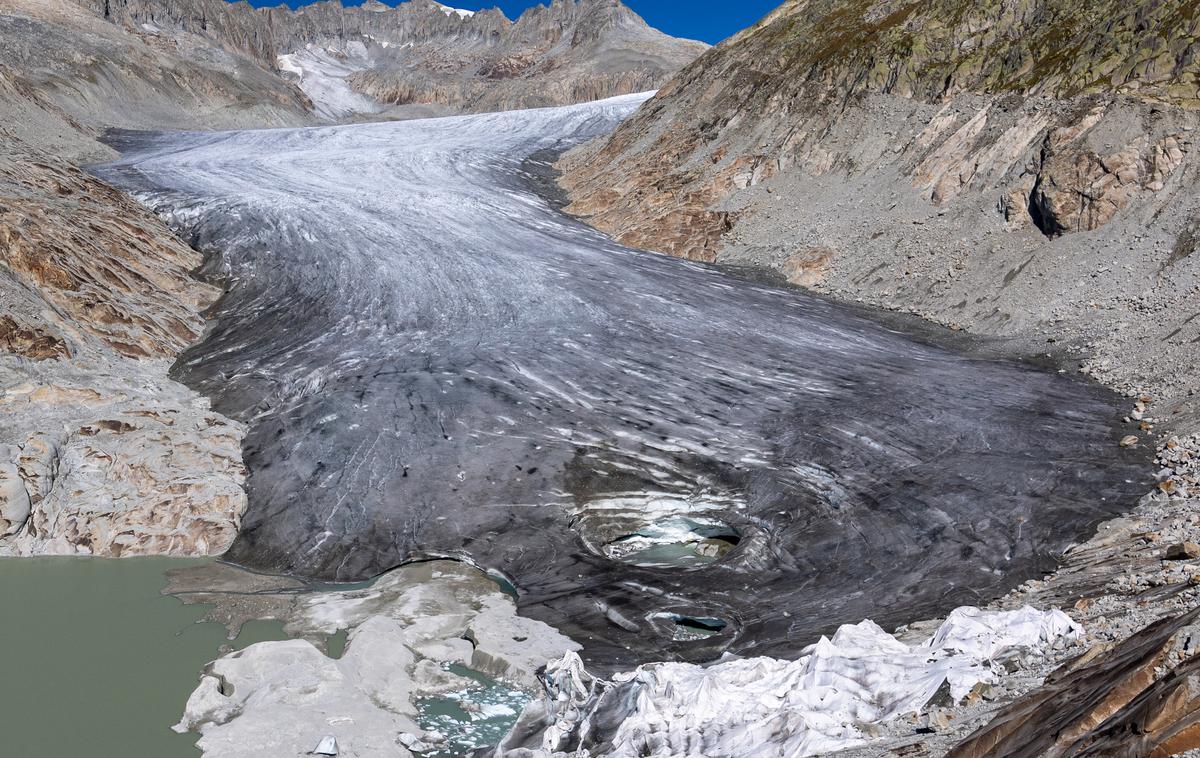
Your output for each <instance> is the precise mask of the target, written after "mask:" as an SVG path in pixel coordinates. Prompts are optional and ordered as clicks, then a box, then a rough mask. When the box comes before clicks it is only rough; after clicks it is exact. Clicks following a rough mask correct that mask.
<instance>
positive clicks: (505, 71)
mask: <svg viewBox="0 0 1200 758" xmlns="http://www.w3.org/2000/svg"><path fill="white" fill-rule="evenodd" d="M75 1H76V2H78V3H79V4H80V5H81V6H82V7H84V8H86V9H88V10H89V11H91V12H92V13H94V14H95V15H96V16H97V17H100V18H103V19H107V20H110V21H112V22H114V23H116V24H119V25H122V26H124V27H125V28H126V29H129V30H133V31H141V30H144V29H146V28H147V27H152V28H154V29H157V30H160V33H164V32H162V30H171V33H172V34H174V33H183V34H187V35H196V36H199V37H201V38H203V39H205V40H207V41H208V42H210V43H213V44H216V45H219V46H221V48H223V49H224V50H227V51H229V52H230V53H232V54H235V55H243V56H247V57H249V58H252V59H254V60H256V61H257V62H258V63H259V64H260V65H261V66H264V67H269V68H277V69H278V70H279V71H281V72H284V73H285V75H286V76H288V77H289V78H291V79H292V80H293V81H295V82H296V83H297V84H298V85H299V87H300V88H301V89H303V90H304V91H305V93H307V94H308V95H309V96H310V97H311V98H312V100H313V102H314V103H315V104H316V110H317V113H318V114H319V115H321V116H323V117H325V118H334V119H336V118H346V117H349V116H352V115H354V114H364V113H367V114H370V113H375V112H378V111H380V110H383V109H384V108H385V107H388V106H399V107H401V109H400V110H393V111H390V112H391V113H392V114H393V115H413V114H420V115H424V114H426V113H429V112H439V111H438V110H436V109H445V111H453V112H458V111H490V110H509V109H514V108H524V107H536V106H548V105H566V104H572V103H579V102H584V101H588V100H597V99H601V98H606V97H611V96H615V95H624V94H630V93H634V92H642V91H646V90H651V89H654V88H656V87H658V86H659V85H660V84H662V83H663V82H665V81H666V80H667V79H668V78H669V77H670V76H671V75H672V74H673V73H674V72H676V71H678V70H679V69H680V68H682V67H683V66H684V65H686V64H687V63H690V62H691V61H692V60H694V59H695V58H696V57H697V56H699V55H700V54H701V53H702V52H704V50H706V49H707V45H704V44H703V43H700V42H693V41H690V40H680V39H675V38H673V37H669V36H667V35H665V34H663V33H661V32H659V31H656V30H654V29H652V28H650V27H649V26H648V25H646V23H645V21H643V20H642V19H641V18H640V17H639V16H638V15H637V14H635V13H634V12H633V11H631V10H630V9H629V8H627V7H625V6H624V5H623V4H622V3H621V2H619V0H554V2H552V3H551V4H550V5H549V6H537V7H535V8H532V9H530V10H528V11H526V12H525V13H523V14H522V15H521V17H520V18H518V19H517V20H516V21H510V20H509V19H507V18H506V17H505V16H504V14H503V13H501V12H500V11H499V10H497V9H492V10H487V11H482V12H479V13H456V12H453V11H452V10H447V9H446V7H445V6H442V5H439V4H438V3H434V2H429V0H411V1H410V2H402V3H399V4H397V5H395V6H394V7H393V6H389V5H384V4H382V3H378V2H367V3H365V4H363V5H360V6H353V7H345V6H343V5H342V4H341V3H340V2H336V0H335V1H334V2H318V3H313V4H311V5H305V6H302V7H300V8H298V9H296V10H291V9H288V8H286V7H284V6H279V7H277V8H265V9H255V8H251V7H250V6H248V5H243V4H230V3H227V2H225V0H103V1H101V0H75ZM331 84H332V85H333V87H332V89H331V87H330V85H331ZM364 98H366V100H365V101H364ZM414 108H415V109H414ZM429 108H434V109H435V110H434V111H430V110H428V109H429Z"/></svg>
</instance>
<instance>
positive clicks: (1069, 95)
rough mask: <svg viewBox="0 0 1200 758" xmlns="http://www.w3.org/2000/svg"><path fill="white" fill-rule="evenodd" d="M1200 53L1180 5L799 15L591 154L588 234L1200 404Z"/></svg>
mask: <svg viewBox="0 0 1200 758" xmlns="http://www.w3.org/2000/svg"><path fill="white" fill-rule="evenodd" d="M1197 40H1200V14H1196V13H1195V8H1194V7H1193V4H1192V3H1189V2H1181V1H1180V0H1171V1H1167V2H1156V3H1148V4H1147V3H1139V4H1123V3H1118V2H1115V1H1114V0H1107V1H1105V2H1098V3H1085V2H1078V1H1077V0H1028V1H1022V2H1015V3H1013V2H984V3H978V2H963V1H962V0H936V1H935V2H902V3H890V2H888V3H885V2H872V1H870V0H855V1H853V2H851V1H846V0H819V1H817V2H798V1H795V0H793V1H791V2H786V3H784V4H783V5H782V6H780V7H779V8H778V9H777V10H776V11H775V12H773V13H772V14H770V15H769V16H768V17H767V18H765V19H763V21H762V22H760V23H759V24H758V25H756V26H755V27H753V28H751V29H748V30H746V31H744V32H742V33H741V34H739V35H737V36H735V37H733V38H731V39H730V40H728V41H726V42H724V43H722V44H721V45H719V46H717V47H716V48H714V49H713V50H711V51H710V52H708V53H707V54H705V55H704V56H702V57H701V58H700V59H699V60H697V61H696V62H695V63H693V64H691V65H690V66H688V67H687V68H685V69H684V70H683V71H681V72H680V74H679V75H678V76H677V77H676V78H675V79H673V80H672V81H671V82H670V83H669V84H667V85H666V86H664V87H663V88H662V89H661V90H660V91H659V93H658V95H657V96H656V97H655V98H653V99H652V100H650V101H649V102H647V103H646V104H645V105H644V106H643V107H642V109H641V110H640V111H639V112H638V113H637V114H636V115H635V116H634V117H633V118H631V119H630V120H629V121H627V122H626V123H624V124H623V125H622V126H621V127H620V128H619V129H618V130H617V131H616V132H614V134H613V135H612V136H611V138H609V139H607V140H602V141H600V142H597V143H594V144H592V145H588V146H585V147H583V148H580V149H579V150H577V151H575V152H574V153H572V154H569V155H568V156H567V157H566V158H565V159H564V160H563V161H562V162H561V167H562V168H563V169H564V170H565V174H564V176H563V178H562V184H563V186H564V187H565V188H566V189H567V190H568V191H569V193H570V197H571V199H572V201H573V202H572V203H571V205H569V206H568V210H569V211H570V212H573V213H575V214H577V215H579V216H581V217H583V218H584V219H586V220H588V221H589V222H590V223H592V224H593V225H595V226H596V227H598V228H600V229H602V230H604V231H607V232H609V233H611V234H613V235H614V236H615V237H617V238H618V239H619V240H620V241H622V242H625V243H627V244H632V245H637V246H641V247H646V248H649V249H653V250H658V251H661V252H666V253H670V254H672V255H678V256H683V257H687V258H692V259H696V260H703V261H718V262H726V263H736V264H754V265H760V266H767V267H770V268H773V269H775V270H777V271H779V272H780V273H781V274H783V275H784V276H786V277H787V278H788V279H790V280H791V281H793V282H795V283H798V284H802V285H804V286H808V287H812V288H814V289H817V290H820V291H824V292H828V293H830V294H833V295H836V296H840V297H844V298H848V299H855V300H859V301H862V302H866V303H871V304H874V305H880V306H883V307H889V308H895V309H903V310H908V311H911V312H914V313H918V314H920V315H922V316H924V317H927V318H930V319H933V320H936V321H939V322H941V323H944V324H948V325H951V326H954V327H956V328H963V329H967V330H970V331H974V332H982V333H989V334H1000V335H1005V336H1015V337H1021V338H1024V339H1026V340H1028V344H1029V345H1030V346H1033V345H1035V344H1036V343H1038V342H1040V343H1041V344H1042V345H1045V344H1046V340H1047V339H1048V338H1049V339H1051V340H1056V341H1058V342H1061V343H1067V342H1071V343H1074V345H1073V346H1074V347H1078V348H1081V349H1084V348H1086V351H1087V353H1088V354H1089V355H1087V356H1085V357H1084V358H1083V362H1084V363H1086V368H1087V370H1088V371H1089V372H1090V373H1093V374H1095V375H1096V376H1098V377H1100V378H1102V379H1104V380H1106V381H1108V382H1109V383H1111V384H1113V385H1116V386H1118V387H1121V388H1123V389H1128V390H1130V391H1138V390H1154V391H1157V390H1164V391H1165V390H1166V388H1167V387H1168V386H1175V387H1179V386H1187V385H1188V384H1195V383H1196V382H1197V381H1200V375H1197V374H1196V372H1195V370H1193V369H1191V368H1189V367H1190V366H1196V365H1200V360H1197V358H1200V356H1198V355H1197V353H1196V348H1195V347H1194V345H1195V344H1196V342H1195V339H1196V337H1198V336H1200V332H1197V331H1196V329H1197V326H1196V325H1195V324H1194V323H1193V322H1190V321H1189V320H1188V317H1189V316H1190V314H1192V313H1194V312H1195V311H1196V309H1197V308H1198V307H1200V294H1198V290H1197V284H1198V283H1200V262H1198V261H1197V259H1196V258H1195V256H1192V255H1191V250H1192V249H1193V248H1194V245H1193V244H1191V243H1190V242H1189V240H1191V239H1193V237H1192V236H1190V235H1191V232H1190V231H1189V230H1191V229H1192V228H1193V219H1194V218H1195V217H1196V215H1197V209H1196V204H1195V202H1194V198H1195V196H1196V190H1197V181H1198V180H1197V178H1196V177H1197V172H1196V166H1197V165H1198V164H1197V151H1196V147H1195V137H1194V135H1195V130H1196V128H1197V127H1198V126H1200V111H1198V110H1197V108H1198V106H1200V84H1198V76H1200V43H1198V42H1197ZM1164 349H1167V350H1169V351H1170V352H1171V354H1172V355H1174V356H1179V357H1178V358H1172V359H1170V360H1168V361H1165V362H1164V361H1160V360H1159V359H1158V356H1157V355H1156V353H1161V352H1162V351H1163V350H1164ZM1139 350H1144V352H1140V353H1138V355H1139V357H1138V358H1137V359H1135V360H1123V359H1122V356H1124V355H1128V354H1129V353H1130V352H1131V351H1135V352H1136V351H1139ZM1184 356H1191V359H1190V360H1189V359H1187V358H1186V357H1184ZM1155 394H1161V393H1159V392H1155ZM1176 394H1177V393H1176Z"/></svg>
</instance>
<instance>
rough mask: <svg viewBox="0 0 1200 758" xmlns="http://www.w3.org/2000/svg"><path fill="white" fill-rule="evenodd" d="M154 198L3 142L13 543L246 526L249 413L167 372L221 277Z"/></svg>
mask: <svg viewBox="0 0 1200 758" xmlns="http://www.w3.org/2000/svg"><path fill="white" fill-rule="evenodd" d="M199 263H200V257H199V255H198V254H197V253H196V252H195V251H193V250H191V249H190V248H188V247H186V246H185V245H183V244H182V243H181V242H179V241H178V240H177V239H176V238H175V237H173V236H172V235H171V234H170V232H169V231H168V230H167V229H166V227H164V226H163V225H162V223H161V222H159V221H158V220H157V219H156V218H154V217H153V216H152V215H150V214H149V213H148V212H147V211H145V210H144V209H143V208H141V207H140V206H138V205H136V204H135V203H133V202H132V201H130V200H128V199H126V198H125V197H124V196H123V195H121V194H120V193H119V192H117V191H116V190H114V189H112V188H111V187H108V186H107V185H105V184H103V183H101V182H99V181H98V180H96V179H94V178H92V177H90V176H88V175H87V174H85V173H83V172H82V171H80V170H79V169H77V168H74V167H72V166H70V165H68V164H66V163H64V162H63V161H61V160H60V159H57V158H53V157H51V156H50V155H48V154H44V153H37V152H35V151H33V150H32V149H30V148H27V147H24V146H22V145H21V144H20V143H18V142H16V141H15V140H14V141H9V142H6V143H5V145H4V149H3V152H2V153H0V295H2V302H3V305H2V306H0V347H2V348H3V350H0V554H18V555H28V554H33V553H60V554H61V553H68V554H76V553H82V554H92V555H109V556H120V555H133V554H172V555H208V554H215V553H220V552H222V551H223V550H224V549H225V548H226V547H227V546H228V545H229V543H230V542H231V541H232V540H233V538H234V537H235V536H236V534H237V530H238V526H239V524H240V521H241V514H242V511H243V510H244V509H245V505H246V498H245V494H244V492H243V490H242V482H243V479H244V475H245V471H244V468H243V466H242V462H241V450H240V447H241V438H242V435H243V433H244V429H243V427H242V426H241V425H240V424H238V423H236V422H233V421H230V420H229V419H227V418H225V417H223V416H221V415H219V414H216V413H213V412H212V411H211V409H210V408H209V406H208V403H207V401H205V400H204V399H202V398H200V397H199V396H198V395H196V394H195V393H194V392H192V391H190V390H188V389H187V388H185V387H183V386H182V385H179V384H177V383H175V382H173V381H171V380H170V379H168V378H167V369H168V367H169V365H170V363H171V362H172V361H173V359H174V357H175V356H176V355H177V354H178V353H179V352H180V351H181V350H182V349H183V348H184V347H185V346H186V345H187V344H188V343H190V342H191V341H193V340H194V339H196V338H197V337H198V336H199V335H200V332H201V330H202V329H203V326H204V321H203V319H202V318H201V316H200V312H201V311H202V310H203V309H204V308H206V307H207V306H209V305H211V304H212V303H213V302H214V301H215V300H216V297H217V294H218V291H217V290H216V289H215V288H213V287H210V286H208V285H204V284H201V283H199V282H197V281H195V280H194V279H192V278H191V276H190V274H189V272H190V271H191V269H193V268H195V267H196V266H197V265H199Z"/></svg>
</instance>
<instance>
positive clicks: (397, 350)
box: [98, 96, 1144, 670]
mask: <svg viewBox="0 0 1200 758" xmlns="http://www.w3.org/2000/svg"><path fill="white" fill-rule="evenodd" d="M644 99H645V96H631V97H626V98H620V99H616V100H610V101H602V102H598V103H587V104H583V105H578V106H571V107H566V108H556V109H544V110H529V111H516V112H507V113H492V114H482V115H473V116H461V117H454V118H445V119H429V120H421V121H406V122H395V123H375V124H361V125H354V126H337V127H323V128H317V129H284V130H265V131H252V132H231V133H216V134H213V133H204V134H168V135H150V136H141V137H136V138H128V139H126V140H125V142H124V144H122V147H123V148H124V149H125V150H126V151H127V152H126V154H125V156H124V158H123V159H122V160H121V161H119V162H118V163H116V164H114V165H112V166H109V167H105V168H101V169H98V171H99V172H100V173H101V174H102V175H103V176H104V177H105V178H108V179H110V180H111V181H113V182H115V183H117V184H119V185H121V186H123V187H126V188H128V189H130V190H133V191H134V192H135V193H136V194H137V196H138V197H140V198H142V199H143V200H144V201H145V202H147V203H149V204H151V205H152V206H153V207H155V208H157V209H158V210H159V211H160V212H161V213H163V214H164V215H165V216H166V217H167V218H168V219H169V220H170V221H171V222H172V223H173V225H174V226H175V228H176V229H178V230H179V231H180V232H181V233H182V234H184V235H185V236H186V238H187V239H189V240H191V241H192V242H193V243H194V244H196V245H197V246H199V247H200V248H201V249H203V250H204V251H206V252H208V253H209V254H210V259H209V263H208V264H207V266H206V269H205V273H206V274H207V275H208V276H210V277H213V278H214V279H216V280H218V281H219V282H220V283H222V284H223V285H225V286H226V288H227V294H226V296H225V297H224V299H223V300H222V301H221V303H220V306H219V308H218V309H217V311H216V313H215V314H214V315H215V323H214V326H213V328H212V330H211V332H209V333H208V335H207V336H206V338H205V340H204V341H203V342H202V343H201V344H199V345H198V346H196V347H195V348H194V349H192V350H191V351H189V352H188V353H187V354H186V355H185V357H184V360H183V362H182V363H181V364H180V365H179V366H178V367H177V374H178V376H180V377H181V378H182V379H183V380H185V381H186V382H188V383H189V384H190V385H191V386H193V387H195V388H197V389H198V390H200V391H201V392H203V393H205V394H206V395H208V396H210V397H212V398H213V400H214V403H215V406H216V408H217V409H218V410H219V411H220V412H222V413H224V414H226V415H230V416H233V417H235V418H237V419H238V420H240V421H243V422H245V423H246V424H247V425H248V426H249V433H248V435H247V437H246V441H245V445H244V455H245V460H246V464H247V467H248V470H249V472H250V474H249V479H248V489H249V499H250V506H249V509H248V511H247V512H246V515H245V518H244V521H243V528H242V532H241V535H240V537H239V538H238V541H237V542H236V543H235V545H234V547H233V548H232V551H231V553H230V554H229V557H230V558H231V559H233V560H236V561H239V562H242V563H245V564H248V565H251V566H253V567H255V568H258V569H265V570H272V571H280V572H296V573H300V574H305V575H310V576H318V577H323V578H330V579H341V580H356V579H361V578H364V577H368V576H372V575H374V574H377V573H379V572H381V571H384V570H387V569H389V568H391V567H394V566H396V565H398V564H401V563H403V562H405V561H411V560H416V559H422V558H428V557H436V556H453V557H459V558H464V559H469V560H471V561H472V562H474V563H475V564H477V565H479V566H481V567H484V568H489V569H495V570H498V571H501V572H503V574H504V575H505V576H507V577H510V578H511V579H512V581H513V584H514V585H516V588H517V590H518V591H519V593H520V603H521V607H522V612H523V613H526V614H529V615H531V616H533V617H536V618H538V619H540V620H543V621H546V622H548V623H550V624H551V625H553V626H555V627H557V628H560V629H562V630H563V631H564V632H565V633H567V634H569V635H570V636H572V637H573V638H575V639H578V640H579V641H580V642H581V643H583V644H584V645H585V659H586V660H588V661H589V664H592V665H595V664H601V665H603V666H607V667H612V668H616V667H621V668H632V666H633V665H635V664H637V663H641V662H644V661H646V660H659V659H662V658H664V657H665V658H675V659H684V660H693V661H700V660H710V659H712V658H713V657H716V656H719V655H720V654H721V652H722V651H726V650H728V651H733V652H737V653H739V654H743V655H768V654H770V655H779V656H791V655H795V653H796V651H797V648H798V647H800V646H802V645H803V644H806V643H807V642H808V641H810V640H812V639H815V638H816V637H817V636H818V635H819V634H821V633H829V632H831V631H832V630H833V629H834V628H836V626H837V625H838V624H840V623H845V622H849V621H857V620H858V619H862V618H873V619H875V620H876V621H878V622H879V623H880V624H883V625H888V624H894V623H901V622H904V621H909V620H911V619H913V618H930V617H935V616H937V615H940V614H942V613H944V612H946V611H947V610H949V609H950V608H953V607H955V606H957V605H962V604H965V603H977V602H979V599H980V597H981V596H983V597H986V596H988V595H992V594H999V593H1000V592H1002V591H1003V590H1005V589H1007V588H1008V587H1011V586H1013V585H1015V584H1017V583H1019V582H1020V581H1023V580H1024V579H1026V578H1028V577H1029V576H1031V575H1037V574H1040V573H1042V572H1045V571H1046V570H1048V569H1050V568H1051V567H1052V566H1053V565H1054V555H1055V554H1056V552H1057V551H1060V550H1062V549H1063V548H1065V547H1066V546H1067V545H1068V544H1070V543H1071V542H1073V541H1075V540H1077V539H1079V538H1080V537H1081V536H1082V535H1084V534H1086V533H1087V532H1088V531H1089V529H1090V528H1091V527H1092V526H1093V525H1094V524H1096V523H1098V522H1099V521H1101V520H1103V519H1105V518H1106V517H1109V516H1111V515H1113V514H1115V513H1117V512H1119V511H1120V510H1121V509H1122V508H1124V507H1126V505H1127V504H1128V503H1129V502H1131V501H1132V499H1133V498H1134V497H1136V496H1137V495H1138V494H1140V491H1141V488H1142V484H1141V482H1139V481H1136V480H1137V479H1138V477H1139V476H1140V471H1141V470H1142V468H1141V466H1142V456H1143V455H1144V452H1143V451H1139V450H1134V449H1121V448H1119V447H1118V445H1117V439H1116V437H1115V436H1114V434H1113V432H1112V429H1111V427H1110V424H1109V422H1110V420H1115V418H1116V416H1117V410H1118V409H1119V408H1120V407H1121V406H1122V405H1123V403H1122V402H1121V399H1120V398H1118V397H1116V396H1114V395H1112V394H1111V393H1108V392H1107V391H1105V390H1103V389H1101V388H1099V387H1097V386H1094V385H1091V384H1087V383H1084V382H1080V381H1075V380H1073V379H1071V378H1069V377H1067V376H1063V375H1058V374H1055V373H1052V372H1046V371H1041V370H1037V369H1035V368H1032V367H1030V366H1026V365H1022V364H1019V363H1015V362H1007V361H998V360H988V359H981V358H978V357H974V356H972V355H971V354H969V353H966V352H963V351H962V350H958V349H954V348H951V347H947V346H945V345H943V344H941V342H942V338H941V336H940V334H939V333H933V332H928V333H923V334H921V335H918V336H915V337H914V336H913V335H911V334H908V333H904V332H902V331H899V330H898V329H896V328H894V327H890V326H887V325H885V324H881V323H879V322H877V321H875V320H872V318H868V317H867V316H866V315H864V314H863V313H862V312H860V311H856V310H852V309H848V308H844V307H840V306H837V305H834V304H831V303H829V302H827V301H824V300H821V299H819V298H816V297H812V296H810V295H807V294H805V293H804V292H801V291H798V290H796V289H791V288H787V287H783V286H776V285H775V284H772V283H769V282H764V281H762V280H760V279H751V278H746V277H744V276H740V275H737V274H736V273H731V272H729V271H725V270H722V269H720V268H717V267H713V266H708V265H702V264H697V263H692V262H687V261H681V260H676V259H672V258H669V257H666V256H662V255H655V254H651V253H647V252H644V251H639V250H632V249H629V248H626V247H622V246H620V245H618V244H616V243H614V242H613V241H612V240H610V239H608V238H606V237H604V236H602V235H600V234H598V233H597V232H595V231H594V230H592V229H589V228H588V227H586V226H584V225H583V224H581V223H579V222H578V221H576V220H574V219H571V218H569V217H567V216H565V215H563V214H562V213H561V212H559V210H557V209H556V208H555V207H554V205H553V204H552V203H551V202H549V201H547V200H546V199H545V198H544V197H543V196H542V195H541V194H540V193H539V191H538V189H537V187H538V186H539V182H542V180H543V178H544V177H543V176H542V173H541V172H542V169H541V168H538V167H539V166H542V164H541V163H539V161H540V160H542V157H541V156H542V155H543V153H542V152H541V151H547V150H558V149H562V148H566V147H569V146H570V145H573V144H575V143H577V142H579V141H581V140H584V139H587V138H589V137H594V136H597V135H601V134H604V133H606V132H608V131H609V130H611V129H612V128H613V127H614V126H615V125H616V124H618V123H619V122H620V121H621V120H622V119H623V118H624V117H625V116H627V115H628V114H629V113H630V112H632V110H633V109H634V108H636V107H638V105H639V104H640V103H641V102H642V101H643V100H644ZM534 155H537V156H538V157H537V158H534V159H530V156H534ZM620 191H622V188H621V187H614V192H620ZM845 254H852V251H847V252H846V253H845ZM689 522H690V523H693V524H701V523H702V522H703V524H705V525H707V526H712V527H714V528H719V529H720V530H721V531H720V532H719V533H717V534H715V535H712V536H713V537H714V539H717V540H718V543H720V544H718V543H712V544H704V545H701V544H699V543H697V544H696V545H695V547H697V548H702V549H703V550H704V551H705V552H706V553H711V554H712V555H711V556H705V557H711V558H713V560H707V561H695V562H692V563H690V564H689V565H680V564H679V562H678V561H674V560H668V561H664V560H661V559H662V558H663V556H662V554H661V551H657V550H656V548H655V545H659V546H666V547H670V545H671V544H673V545H675V546H676V547H679V546H680V545H683V546H686V545H688V544H689V543H690V542H691V540H692V538H691V537H690V536H687V535H683V536H681V537H680V539H682V540H683V542H682V543H681V542H675V543H667V542H664V541H663V540H670V539H675V537H673V536H671V535H673V534H676V533H678V532H679V531H680V530H679V529H677V528H676V527H678V525H680V524H686V523H689ZM689 529H691V527H689ZM722 536H724V537H726V539H723V540H721V539H720V538H721V537H722ZM626 537H629V538H632V539H639V538H640V539H644V540H648V542H647V543H646V545H645V547H647V549H655V550H656V552H655V554H653V555H650V556H649V558H650V559H649V560H642V561H640V562H641V563H645V564H648V565H639V560H637V559H636V558H637V557H641V558H645V557H647V556H646V553H645V552H643V553H642V554H641V556H635V559H634V560H625V559H626V558H629V557H630V556H629V555H628V554H625V553H623V552H622V551H621V550H616V549H613V545H614V544H616V545H620V544H621V543H622V542H623V538H626ZM706 538H707V535H706ZM735 542H736V544H735ZM672 549H673V550H674V549H675V548H672ZM668 552H670V551H669V550H668ZM678 552H679V551H678V550H676V553H678ZM667 557H671V556H667ZM676 617H678V618H680V619H719V620H721V621H723V622H724V624H725V625H724V626H723V627H720V629H719V630H717V631H716V632H715V633H712V634H702V633H700V632H702V631H705V629H703V628H702V627H695V628H694V629H692V631H695V632H696V633H694V634H688V633H685V632H687V631H689V629H681V628H680V627H679V625H676V624H673V623H669V622H668V621H665V620H664V619H672V618H676ZM684 626H686V623H685V624H684ZM610 670H612V669H611V668H610Z"/></svg>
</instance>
